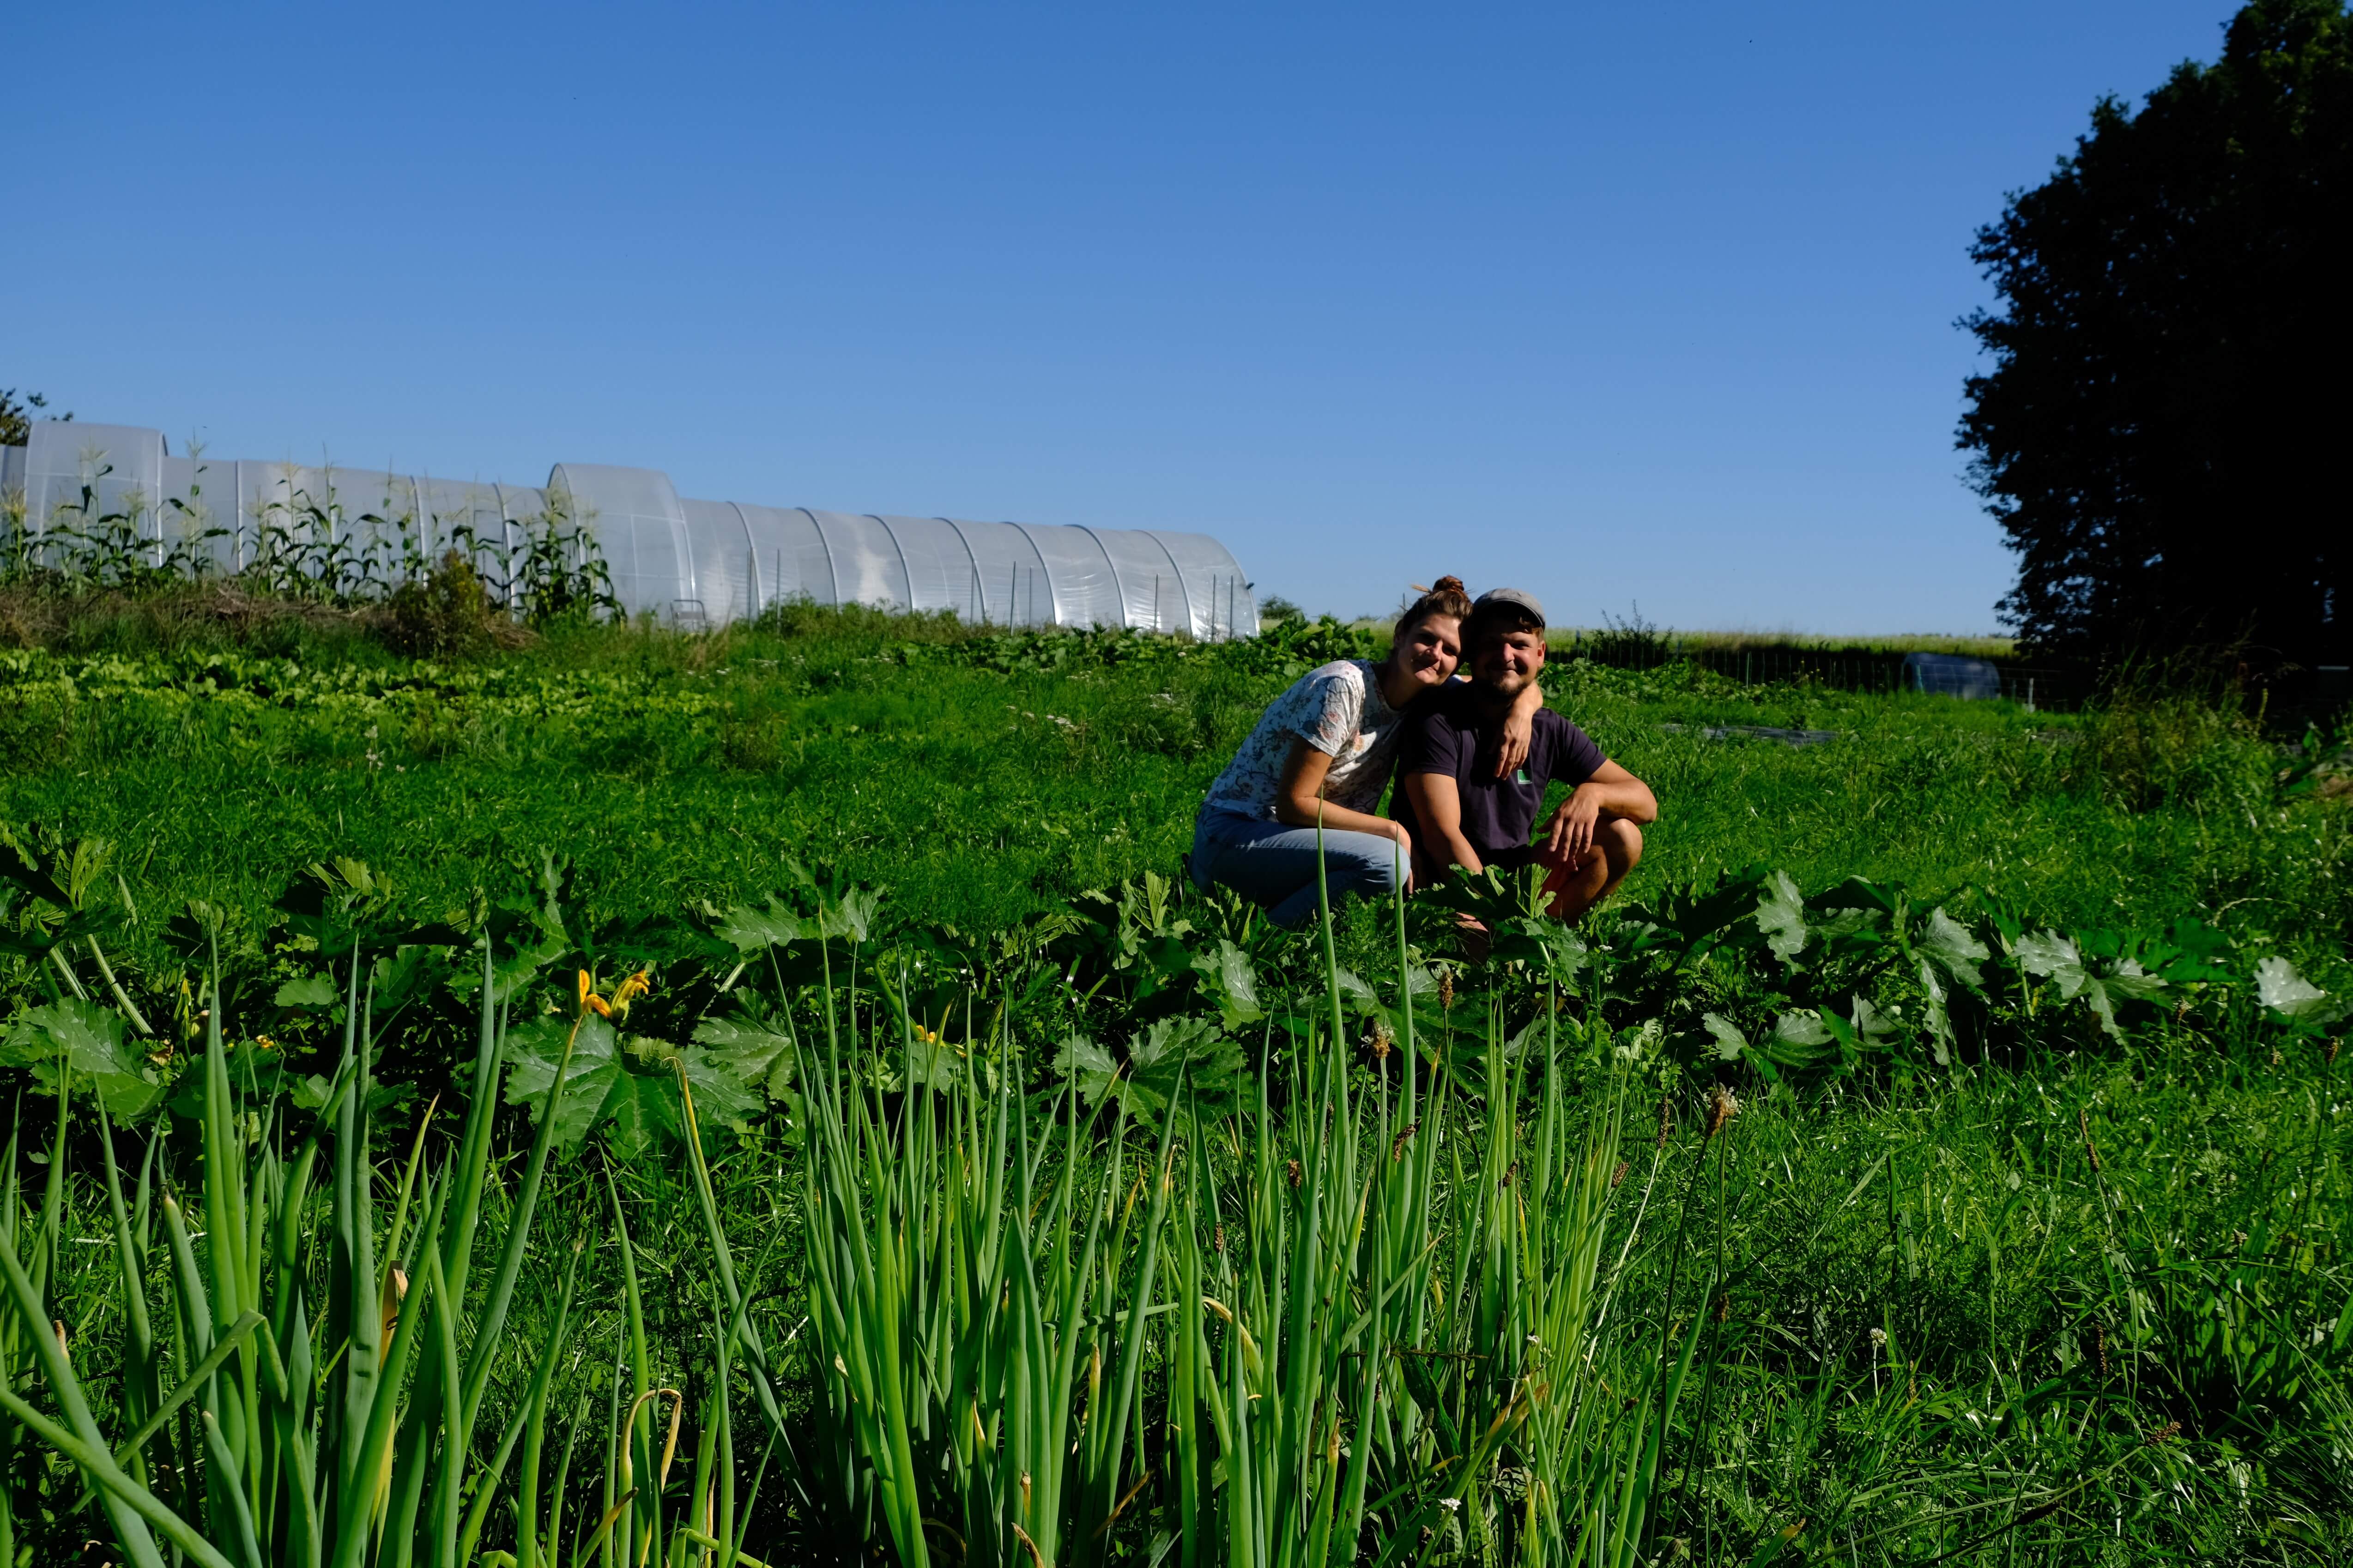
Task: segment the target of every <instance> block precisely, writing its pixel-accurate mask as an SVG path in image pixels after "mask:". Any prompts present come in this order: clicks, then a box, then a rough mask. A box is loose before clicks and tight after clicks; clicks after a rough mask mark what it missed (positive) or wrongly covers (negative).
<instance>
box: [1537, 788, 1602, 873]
mask: <svg viewBox="0 0 2353 1568" xmlns="http://www.w3.org/2000/svg"><path fill="white" fill-rule="evenodd" d="M1608 794H1609V791H1608V790H1607V789H1606V788H1601V787H1599V786H1597V785H1595V784H1591V783H1589V782H1588V783H1586V784H1579V785H1577V788H1575V789H1574V790H1571V791H1570V792H1569V796H1568V798H1567V800H1565V801H1562V802H1561V803H1560V809H1559V810H1557V811H1556V812H1554V813H1553V814H1552V826H1551V829H1550V831H1549V832H1547V833H1546V846H1547V847H1548V848H1549V849H1550V850H1551V852H1552V854H1553V855H1554V857H1555V858H1557V859H1559V860H1560V861H1561V862H1562V863H1563V864H1565V865H1567V867H1568V868H1570V869H1571V870H1574V869H1576V868H1577V867H1579V866H1582V865H1584V864H1585V858H1586V857H1587V856H1588V855H1590V854H1592V853H1593V831H1594V829H1595V828H1596V827H1599V826H1600V824H1601V808H1602V804H1603V802H1602V797H1603V796H1604V795H1608Z"/></svg>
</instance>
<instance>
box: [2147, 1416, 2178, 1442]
mask: <svg viewBox="0 0 2353 1568" xmlns="http://www.w3.org/2000/svg"><path fill="white" fill-rule="evenodd" d="M2179 1436H2181V1423H2180V1422H2179V1421H2168V1422H2167V1423H2166V1424H2165V1425H2164V1426H2160V1427H2158V1429H2157V1430H2156V1431H2154V1432H2151V1433H2150V1434H2149V1435H2148V1436H2146V1437H2144V1438H2142V1439H2141V1441H2142V1442H2144V1443H2147V1445H2148V1446H2149V1447H2152V1448H2154V1447H2157V1446H2158V1444H2159V1443H2169V1442H2171V1441H2172V1440H2173V1439H2174V1438H2176V1437H2179Z"/></svg>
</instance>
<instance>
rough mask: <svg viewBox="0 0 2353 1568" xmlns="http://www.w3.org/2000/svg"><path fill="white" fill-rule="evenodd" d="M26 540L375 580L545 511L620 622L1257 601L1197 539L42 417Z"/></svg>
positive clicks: (1005, 619)
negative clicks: (58, 534) (132, 545)
mask: <svg viewBox="0 0 2353 1568" xmlns="http://www.w3.org/2000/svg"><path fill="white" fill-rule="evenodd" d="M19 497H21V504H22V507H23V511H22V514H21V515H22V517H23V520H24V521H23V523H22V525H21V526H22V527H24V528H25V529H26V531H28V532H30V533H32V534H34V535H36V536H38V535H42V534H46V533H48V532H50V531H53V530H55V529H58V528H71V527H77V526H81V525H86V524H87V523H88V522H90V521H98V520H100V519H109V518H111V519H117V520H121V522H119V523H118V526H120V525H121V523H127V524H128V525H129V526H131V527H132V528H134V529H136V530H137V531H138V533H139V535H140V537H142V538H148V539H153V540H154V541H155V544H156V555H157V560H158V561H159V562H160V561H162V560H164V559H165V558H166V546H167V545H168V544H170V543H171V542H173V540H174V535H175V534H176V535H178V536H179V537H181V538H185V539H191V540H193V539H196V538H199V537H204V536H207V535H210V536H213V537H212V538H211V540H210V542H209V543H208V544H207V545H206V549H207V550H208V551H209V552H210V553H211V554H212V555H213V557H214V558H215V560H216V563H217V564H218V565H219V566H220V567H221V568H223V569H225V570H229V571H235V570H237V569H238V568H240V567H242V566H244V565H245V564H247V563H248V562H249V561H250V560H251V559H252V558H253V555H254V552H256V550H258V549H259V548H260V547H261V546H262V544H263V542H265V541H267V542H269V544H270V546H271V547H272V548H273V549H276V550H279V551H281V552H282V551H286V550H293V551H294V552H296V553H297V555H298V556H300V557H301V558H302V559H306V560H310V561H313V562H315V563H317V564H318V566H319V568H320V569H321V570H324V569H326V568H327V566H328V565H329V564H330V563H332V562H334V561H343V562H353V563H355V562H359V561H363V560H373V561H374V562H375V563H376V564H377V567H378V573H377V574H378V575H381V576H391V575H394V574H396V573H398V572H399V571H402V570H405V569H407V568H409V567H410V566H413V565H414V564H416V563H422V562H426V561H430V560H433V559H436V558H438V556H439V555H440V553H441V552H443V551H445V550H448V549H449V548H451V547H453V546H457V547H463V546H464V545H466V544H467V543H468V542H479V543H482V544H488V545H491V546H493V547H494V548H498V549H500V550H511V549H513V548H515V547H517V546H518V545H520V544H521V542H522V540H523V537H524V532H525V531H526V530H527V528H528V527H529V525H530V524H531V523H532V522H533V521H536V520H539V519H543V518H546V517H548V516H550V515H554V516H556V517H559V518H561V519H563V520H565V521H567V522H569V523H571V524H574V525H576V526H578V527H580V528H582V529H584V530H586V531H587V532H588V534H589V535H590V536H592V537H593V538H594V539H595V540H596V545H597V548H598V550H599V551H600V552H602V554H603V556H604V560H605V563H606V567H607V570H608V571H609V572H610V573H611V574H612V579H613V593H614V596H615V597H616V598H617V599H619V600H620V602H621V605H622V608H624V609H625V610H627V611H628V613H629V614H630V615H632V616H642V615H650V616H654V617H656V618H657V619H659V620H661V621H663V622H666V623H669V624H672V625H679V626H718V625H723V624H724V623H726V622H729V621H740V620H747V619H750V618H752V617H754V616H759V615H760V614H762V613H763V612H764V611H765V610H767V609H769V608H771V607H772V606H774V605H779V604H783V603H786V602H787V601H790V600H796V599H801V600H807V601H809V602H811V603H814V604H819V605H850V604H860V605H876V606H878V607H889V608H898V609H912V610H932V611H948V612H951V613H953V614H955V615H956V616H961V617H963V618H964V619H965V620H967V621H974V622H980V623H985V624H989V625H996V626H1128V627H1134V628H1137V629H1142V630H1152V631H1164V632H1184V633H1188V634H1189V635H1191V636H1193V637H1200V638H1212V637H1236V636H1240V637H1248V636H1251V635H1253V634H1255V633H1256V632H1257V630H1258V604H1257V601H1256V600H1255V599H1254V598H1253V597H1252V595H1251V594H1250V583H1249V581H1248V580H1247V579H1246V578H1245V577H1244V576H1243V574H1242V569H1241V566H1240V563H1238V562H1237V561H1235V559H1234V557H1233V555H1232V553H1231V552H1229V551H1228V550H1227V549H1226V547H1225V546H1224V545H1223V544H1220V543H1219V542H1218V541H1217V540H1215V539H1212V538H1211V537H1209V536H1208V534H1205V533H1170V532H1165V531H1159V530H1130V529H1109V528H1082V527H1071V526H1059V525H1058V526H1048V525H1040V524H1036V523H1021V522H971V521H962V520H959V519H955V518H944V517H899V516H885V515H882V514H880V513H869V512H841V511H819V510H813V509H811V508H807V507H771V506H755V505H753V504H751V503H749V502H738V501H723V500H686V499H683V498H681V496H680V495H679V493H678V491H677V489H675V488H673V487H672V485H671V484H670V476H669V475H667V474H664V473H661V472H659V471H658V470H656V469H652V468H614V467H610V466H607V465H603V464H594V463H558V464H556V465H555V467H554V470H553V471H552V472H551V473H550V474H549V475H548V479H547V484H546V485H545V486H544V487H543V488H541V489H529V488H525V487H521V486H515V485H502V484H490V483H481V482H468V481H459V480H450V479H433V478H430V477H426V476H411V475H406V474H394V473H383V472H377V471H375V470H370V469H361V468H341V467H335V466H330V465H326V464H321V465H318V466H316V467H307V466H303V465H301V464H292V463H268V462H240V461H228V460H225V459H221V458H209V457H202V458H200V457H184V458H174V457H173V456H171V454H170V449H169V447H168V445H167V444H166V443H165V441H164V437H163V434H162V432H160V431H156V430H147V429H142V428H139V427H136V426H124V425H85V424H81V423H79V422H72V423H69V422H64V421H55V420H43V421H40V422H38V423H37V424H35V425H34V426H32V432H31V437H30V439H29V440H28V442H27V443H26V445H25V446H24V447H0V498H7V499H8V502H9V504H8V506H7V508H6V510H7V511H8V512H9V513H11V514H14V513H15V507H16V499H17V498H19Z"/></svg>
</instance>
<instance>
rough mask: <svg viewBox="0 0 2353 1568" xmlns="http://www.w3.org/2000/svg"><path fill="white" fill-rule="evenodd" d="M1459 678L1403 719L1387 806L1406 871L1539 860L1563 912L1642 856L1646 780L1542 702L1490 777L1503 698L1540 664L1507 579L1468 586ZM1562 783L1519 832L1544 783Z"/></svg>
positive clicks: (1534, 619)
mask: <svg viewBox="0 0 2353 1568" xmlns="http://www.w3.org/2000/svg"><path fill="white" fill-rule="evenodd" d="M1462 654H1463V660H1462V662H1463V665H1464V667H1465V668H1468V669H1469V670H1470V671H1471V677H1472V678H1471V679H1470V680H1469V681H1468V682H1461V681H1458V682H1455V683H1454V684H1452V685H1451V686H1448V687H1446V688H1445V689H1442V690H1440V691H1436V692H1433V693H1431V694H1430V696H1428V697H1425V698H1423V699H1422V700H1421V701H1420V702H1419V703H1418V704H1416V709H1415V712H1414V713H1413V715H1412V716H1410V717H1409V718H1408V719H1407V721H1406V733H1405V740H1404V745H1403V750H1402V752H1401V754H1400V755H1399V757H1398V787H1397V794H1396V798H1395V800H1394V802H1393V803H1392V804H1391V805H1390V808H1389V809H1390V812H1391V815H1393V816H1396V818H1397V819H1398V822H1400V823H1402V824H1403V825H1404V826H1405V827H1406V830H1407V832H1408V833H1409V834H1410V835H1411V836H1412V838H1413V850H1414V868H1413V874H1414V880H1415V881H1416V882H1418V883H1421V884H1422V885H1424V886H1429V885H1431V884H1434V883H1435V882H1436V881H1437V880H1438V879H1440V878H1442V877H1443V876H1444V875H1445V873H1446V868H1447V867H1449V866H1461V867H1462V868H1465V869H1466V870H1472V871H1476V870H1479V869H1480V868H1482V867H1486V866H1504V867H1519V866H1542V867H1544V868H1545V870H1546V876H1545V893H1546V898H1547V899H1548V900H1550V907H1551V910H1552V912H1553V914H1554V915H1555V916H1556V917H1557V918H1559V919H1561V920H1565V921H1573V920H1575V919H1577V917H1578V916H1579V915H1581V914H1583V913H1584V912H1585V911H1586V910H1589V909H1591V908H1592V907H1593V906H1594V905H1596V904H1598V903H1599V902H1600V901H1601V900H1604V899H1606V898H1608V897H1609V895H1610V894H1611V893H1613V892H1615V891H1616V890H1617V889H1618V884H1619V883H1620V882H1622V881H1624V880H1625V879H1626V873H1627V872H1629V871H1630V870H1632V869H1633V868H1634V862H1636V861H1637V860H1640V859H1641V858H1642V830H1641V828H1640V827H1639V826H1636V824H1638V823H1644V822H1655V821H1657V820H1658V817H1659V802H1658V797H1657V796H1655V795H1652V794H1651V786H1650V785H1648V784H1644V783H1643V782H1642V781H1641V779H1638V778H1636V777H1635V776H1634V775H1633V774H1632V773H1628V772H1627V771H1626V770H1625V769H1624V768H1621V767H1620V766H1619V765H1618V764H1617V763H1613V762H1611V761H1610V760H1609V758H1607V757H1605V756H1603V755H1602V754H1601V748H1600V747H1599V746H1597V745H1595V744H1594V743H1593V742H1592V740H1591V738H1590V737H1588V735H1587V734H1586V732H1585V731H1582V730H1580V729H1578V728H1577V726H1576V725H1574V724H1572V723H1570V722H1569V721H1567V719H1564V718H1562V717H1561V716H1560V715H1559V714H1557V713H1556V712H1554V711H1552V710H1550V709H1548V708H1540V709H1538V710H1536V713H1535V734H1534V735H1533V736H1532V737H1531V738H1530V740H1529V742H1528V760H1527V762H1526V763H1525V765H1524V766H1522V767H1521V768H1520V769H1519V771H1518V772H1517V773H1514V774H1513V775H1512V776H1511V777H1509V778H1498V777H1496V776H1495V772H1496V770H1495V763H1494V757H1495V746H1496V743H1497V742H1498V740H1499V739H1500V738H1501V736H1502V733H1503V720H1504V714H1505V713H1507V712H1509V711H1510V710H1511V706H1512V700H1513V699H1514V697H1516V696H1518V695H1519V694H1520V693H1521V692H1522V691H1524V690H1525V689H1527V688H1528V687H1529V686H1531V685H1533V684H1534V683H1535V679H1536V676H1537V674H1538V673H1539V672H1540V671H1542V670H1543V668H1544V663H1545V618H1544V609H1543V606H1541V605H1538V604H1537V603H1536V601H1535V597H1534V596H1533V595H1527V594H1524V593H1522V592H1520V591H1519V590H1518V589H1516V588H1497V589H1494V590H1493V591H1491V592H1489V593H1486V594H1482V595H1480V596H1479V599H1478V602H1477V603H1476V604H1474V605H1472V610H1471V616H1470V619H1468V620H1466V621H1464V622H1463V623H1462ZM1555 780H1558V781H1559V782H1560V783H1562V784H1567V785H1568V786H1569V796H1568V798H1567V800H1565V801H1562V802H1561V803H1560V806H1559V808H1558V809H1557V810H1556V811H1555V812H1554V813H1553V814H1552V820H1551V821H1550V822H1549V823H1547V824H1546V827H1545V835H1544V837H1543V838H1541V839H1540V840H1538V841H1537V842H1535V843H1533V844H1532V843H1530V842H1529V841H1528V839H1529V834H1530V831H1531V830H1532V829H1533V828H1534V827H1535V820H1536V813H1538V812H1539V811H1541V810H1543V809H1544V798H1545V786H1546V784H1550V783H1552V782H1553V781H1555Z"/></svg>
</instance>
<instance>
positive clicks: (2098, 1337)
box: [2092, 1323, 2108, 1377]
mask: <svg viewBox="0 0 2353 1568" xmlns="http://www.w3.org/2000/svg"><path fill="white" fill-rule="evenodd" d="M2092 1364H2093V1365H2094V1366H2096V1367H2098V1368H2099V1369H2100V1375H2101V1376H2102V1377H2105V1376H2107V1375H2108V1329H2107V1325H2106V1324H2105V1323H2094V1324H2093V1325H2092Z"/></svg>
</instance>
